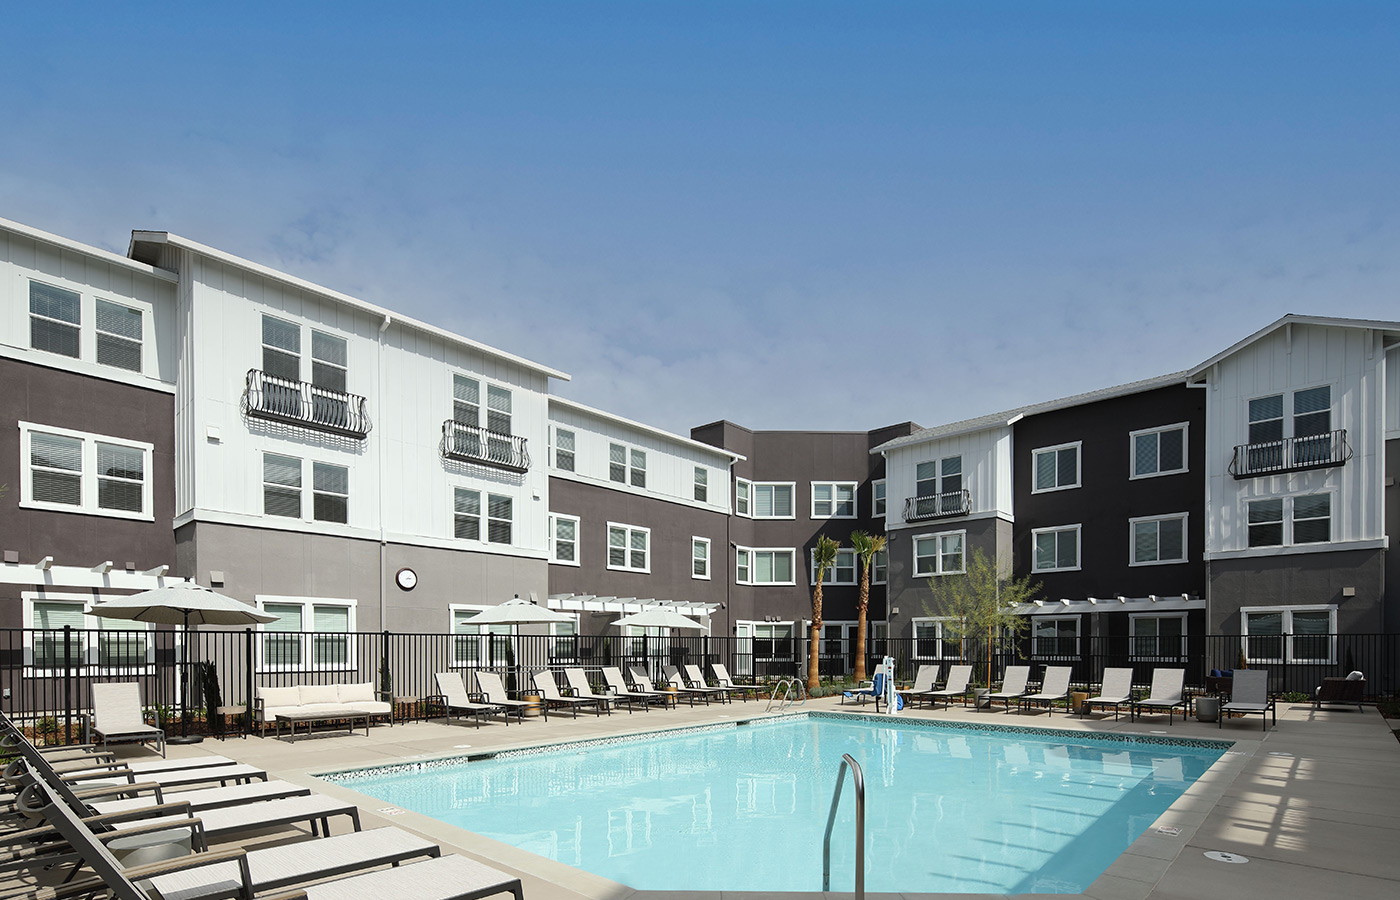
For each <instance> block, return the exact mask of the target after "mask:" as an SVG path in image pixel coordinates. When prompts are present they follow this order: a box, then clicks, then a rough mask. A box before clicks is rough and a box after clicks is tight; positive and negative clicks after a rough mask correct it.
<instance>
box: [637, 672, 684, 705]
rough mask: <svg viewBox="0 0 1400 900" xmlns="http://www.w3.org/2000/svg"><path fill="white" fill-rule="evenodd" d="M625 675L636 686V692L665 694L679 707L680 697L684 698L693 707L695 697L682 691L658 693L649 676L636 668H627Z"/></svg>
mask: <svg viewBox="0 0 1400 900" xmlns="http://www.w3.org/2000/svg"><path fill="white" fill-rule="evenodd" d="M627 674H628V675H631V676H632V683H633V684H635V685H636V686H637V688H636V689H637V690H639V691H642V692H644V693H648V694H657V693H661V694H665V695H666V696H667V697H669V698H670V700H671V702H672V703H674V704H675V705H676V706H680V705H681V697H682V696H684V697H685V698H686V700H687V701H689V703H690V705H691V706H694V705H695V695H694V694H688V693H685V692H683V691H658V690H657V689H656V685H654V684H652V682H651V676H650V675H648V674H647V673H646V672H644V671H642V670H641V669H639V668H637V667H636V666H628V667H627Z"/></svg>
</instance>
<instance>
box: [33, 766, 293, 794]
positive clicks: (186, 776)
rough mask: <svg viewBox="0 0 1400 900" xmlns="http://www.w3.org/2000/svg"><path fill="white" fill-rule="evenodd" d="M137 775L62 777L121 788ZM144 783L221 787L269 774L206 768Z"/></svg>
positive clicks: (101, 772) (100, 772)
mask: <svg viewBox="0 0 1400 900" xmlns="http://www.w3.org/2000/svg"><path fill="white" fill-rule="evenodd" d="M136 775H137V773H136V772H133V771H131V770H129V769H124V768H123V769H111V770H107V769H90V770H87V771H84V772H63V773H60V777H61V778H63V780H64V781H69V782H72V783H74V784H78V785H81V786H83V787H98V786H100V785H120V784H124V783H130V782H133V781H135V780H136ZM140 776H141V780H142V781H153V782H155V783H156V784H158V785H160V786H161V787H163V788H165V789H167V790H169V789H171V788H186V789H189V788H194V787H197V786H199V785H214V784H218V785H220V786H223V785H228V784H248V783H249V782H252V781H253V780H254V779H257V780H259V781H267V771H266V770H265V769H259V768H258V767H257V766H247V765H243V764H242V763H236V764H234V765H231V766H203V767H200V768H197V769H176V770H175V771H173V772H142V773H140Z"/></svg>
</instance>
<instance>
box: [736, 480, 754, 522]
mask: <svg viewBox="0 0 1400 900" xmlns="http://www.w3.org/2000/svg"><path fill="white" fill-rule="evenodd" d="M752 488H753V484H752V483H751V482H749V481H746V480H745V479H743V478H736V479H734V515H736V516H743V517H744V518H746V519H747V518H749V516H750V513H749V491H750V490H751V489H752Z"/></svg>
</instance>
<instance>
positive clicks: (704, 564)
mask: <svg viewBox="0 0 1400 900" xmlns="http://www.w3.org/2000/svg"><path fill="white" fill-rule="evenodd" d="M690 577H692V578H704V579H708V578H709V577H710V539H709V538H702V537H693V538H691V539H690Z"/></svg>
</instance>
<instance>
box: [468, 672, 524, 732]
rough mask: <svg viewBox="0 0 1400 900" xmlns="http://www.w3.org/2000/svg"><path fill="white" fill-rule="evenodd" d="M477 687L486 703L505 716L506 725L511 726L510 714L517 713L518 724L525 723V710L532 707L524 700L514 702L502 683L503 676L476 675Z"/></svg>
mask: <svg viewBox="0 0 1400 900" xmlns="http://www.w3.org/2000/svg"><path fill="white" fill-rule="evenodd" d="M476 684H477V687H479V688H481V693H482V695H483V696H484V697H486V702H487V703H489V704H490V705H492V706H494V707H496V708H497V709H499V710H500V712H501V715H503V716H505V720H506V725H509V724H510V714H511V712H512V711H514V712H515V719H516V721H517V722H524V721H525V710H526V709H527V708H528V707H529V706H530V705H531V704H529V703H526V702H525V701H524V700H512V699H510V697H509V696H508V695H507V694H506V686H505V685H504V684H502V683H501V676H499V675H497V674H496V673H495V672H481V671H478V672H477V673H476Z"/></svg>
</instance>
